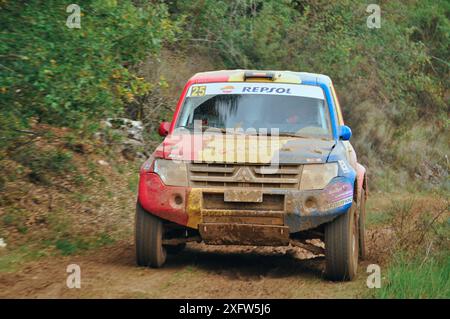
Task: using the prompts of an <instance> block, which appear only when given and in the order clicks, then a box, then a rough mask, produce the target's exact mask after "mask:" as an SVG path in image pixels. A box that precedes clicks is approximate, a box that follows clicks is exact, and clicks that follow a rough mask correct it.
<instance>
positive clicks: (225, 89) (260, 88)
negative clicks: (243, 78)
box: [188, 82, 325, 100]
mask: <svg viewBox="0 0 450 319" xmlns="http://www.w3.org/2000/svg"><path fill="white" fill-rule="evenodd" d="M199 93H201V94H199ZM218 94H266V95H284V96H301V97H309V98H315V99H321V100H324V99H325V97H324V95H323V91H322V89H321V88H320V87H317V86H311V85H301V84H282V83H262V82H253V83H250V82H246V83H230V82H228V83H205V84H202V85H192V86H191V87H190V88H189V92H188V96H191V97H198V96H204V95H218Z"/></svg>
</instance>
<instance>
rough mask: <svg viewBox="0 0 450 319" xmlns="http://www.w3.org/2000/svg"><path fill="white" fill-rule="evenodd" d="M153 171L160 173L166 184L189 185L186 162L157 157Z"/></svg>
mask: <svg viewBox="0 0 450 319" xmlns="http://www.w3.org/2000/svg"><path fill="white" fill-rule="evenodd" d="M153 172H155V173H156V174H158V175H159V177H160V178H161V180H162V181H163V182H164V184H166V185H169V186H188V182H187V169H186V163H183V162H178V161H176V162H175V161H170V160H164V159H160V158H158V159H156V160H155V162H154V164H153Z"/></svg>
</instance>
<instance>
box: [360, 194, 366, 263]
mask: <svg viewBox="0 0 450 319" xmlns="http://www.w3.org/2000/svg"><path fill="white" fill-rule="evenodd" d="M365 224H366V193H365V191H364V189H363V190H362V191H361V199H360V201H359V214H358V230H359V234H358V239H359V258H360V259H361V260H364V259H365V258H366V226H365Z"/></svg>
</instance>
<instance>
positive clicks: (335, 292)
mask: <svg viewBox="0 0 450 319" xmlns="http://www.w3.org/2000/svg"><path fill="white" fill-rule="evenodd" d="M69 264H78V265H79V266H80V267H81V288H80V289H69V288H67V286H66V278H67V275H68V273H66V267H67V265H69ZM366 264H367V263H361V264H360V268H359V269H360V270H359V274H358V277H357V279H356V280H355V281H353V282H350V283H348V282H347V283H334V282H329V281H326V280H325V279H324V278H323V275H322V272H323V268H324V257H320V256H319V257H314V256H313V255H311V254H310V253H307V252H306V251H304V250H302V249H300V248H292V247H285V248H268V247H267V248H261V247H259V248H258V247H234V246H229V247H223V246H206V245H203V244H197V243H194V244H190V245H189V246H188V247H187V248H186V250H185V251H183V252H182V253H180V254H178V255H176V256H170V257H169V259H168V262H167V264H166V266H165V267H164V268H162V269H149V268H140V267H136V265H135V261H134V246H133V243H132V242H119V243H116V244H114V245H112V246H109V247H105V248H102V249H100V250H96V251H92V252H88V253H86V254H84V255H80V256H67V257H53V258H50V257H45V258H44V259H40V260H38V261H35V262H32V263H30V264H28V265H26V266H25V267H24V268H23V269H22V271H20V272H15V273H0V298H352V297H362V296H364V294H365V293H366V292H367V288H366V286H365V282H366V276H367V274H366V273H365V269H366Z"/></svg>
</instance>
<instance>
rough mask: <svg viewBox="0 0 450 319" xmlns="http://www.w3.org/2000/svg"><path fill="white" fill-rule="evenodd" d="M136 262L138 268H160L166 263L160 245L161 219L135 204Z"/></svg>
mask: <svg viewBox="0 0 450 319" xmlns="http://www.w3.org/2000/svg"><path fill="white" fill-rule="evenodd" d="M135 227H136V228H135V241H136V262H137V264H138V265H139V266H145V267H154V268H160V267H162V266H163V265H164V263H165V262H166V257H167V253H166V249H165V248H164V246H163V245H162V240H163V235H164V225H163V222H162V220H161V219H159V218H158V217H156V216H153V215H151V214H150V213H148V212H146V211H145V210H144V209H143V208H142V206H141V205H140V204H139V202H138V203H137V204H136V220H135Z"/></svg>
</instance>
